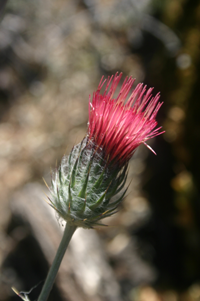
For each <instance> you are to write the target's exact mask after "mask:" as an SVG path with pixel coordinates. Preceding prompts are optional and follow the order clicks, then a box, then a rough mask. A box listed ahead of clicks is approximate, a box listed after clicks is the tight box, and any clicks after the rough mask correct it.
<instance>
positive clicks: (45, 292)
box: [38, 224, 77, 301]
mask: <svg viewBox="0 0 200 301" xmlns="http://www.w3.org/2000/svg"><path fill="white" fill-rule="evenodd" d="M76 228H77V227H76V226H71V225H69V224H66V226H65V230H64V234H63V237H62V240H61V242H60V245H59V248H58V251H57V253H56V256H55V258H54V261H53V264H52V266H51V268H50V270H49V273H48V275H47V278H46V281H45V283H44V286H43V288H42V291H41V293H40V296H39V298H38V301H46V300H47V298H48V296H49V294H50V291H51V289H52V286H53V284H54V281H55V278H56V275H57V273H58V269H59V267H60V264H61V261H62V259H63V256H64V255H65V252H66V249H67V247H68V245H69V242H70V240H71V238H72V235H73V234H74V232H75V230H76Z"/></svg>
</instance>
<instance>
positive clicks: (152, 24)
mask: <svg viewBox="0 0 200 301" xmlns="http://www.w3.org/2000/svg"><path fill="white" fill-rule="evenodd" d="M0 18H1V23H0V265H1V270H0V292H1V293H0V300H1V301H14V300H19V299H20V298H19V297H17V296H16V295H15V294H14V292H12V290H11V287H12V286H14V287H16V288H17V289H18V290H19V291H26V292H28V291H29V293H30V294H29V296H30V299H31V300H36V299H37V297H38V295H39V292H40V290H41V287H42V284H43V280H44V279H45V277H46V274H47V271H48V267H49V265H50V263H51V262H52V260H53V258H54V255H55V251H56V248H57V246H58V244H59V241H60V239H61V235H62V229H63V223H62V222H60V221H59V222H58V221H57V218H56V215H55V213H54V212H53V213H52V212H51V210H50V208H49V206H48V205H46V203H45V201H44V200H43V197H44V196H45V192H46V188H45V185H44V183H43V181H42V177H44V178H45V180H46V182H47V183H48V184H50V174H51V168H52V169H54V168H55V166H56V164H59V162H60V160H61V158H62V156H63V154H64V153H69V151H70V149H71V148H72V146H73V145H75V144H77V143H79V142H80V141H81V140H82V138H83V137H84V135H85V133H86V130H87V118H88V97H89V94H92V93H93V91H94V90H95V89H96V88H97V85H98V83H99V81H100V78H101V76H102V75H105V76H108V75H111V74H114V73H115V72H116V71H122V72H123V74H124V77H125V76H127V75H132V76H133V77H134V78H136V83H138V82H144V83H145V84H147V85H148V87H152V86H153V87H155V88H154V93H155V94H156V93H157V92H159V91H161V100H162V101H164V105H163V106H162V108H161V110H160V112H159V114H158V121H159V125H163V129H164V130H165V131H166V133H165V134H164V135H162V136H159V137H157V138H155V139H153V140H152V141H150V142H149V143H150V145H151V147H153V149H154V150H155V151H156V153H157V156H155V155H154V154H153V153H151V152H150V151H149V150H148V149H147V148H145V146H140V147H139V149H138V150H137V151H136V153H135V155H134V157H133V159H132V161H131V163H130V168H129V179H128V181H129V182H130V181H131V184H130V187H129V190H128V193H127V197H126V198H125V199H124V201H123V203H122V205H121V208H120V210H119V212H118V213H117V214H116V215H114V216H112V217H110V218H109V219H106V220H105V223H106V224H107V225H108V227H102V228H101V227H99V228H98V229H96V230H78V231H77V232H76V233H75V235H74V237H73V239H72V242H71V245H70V248H69V250H68V252H67V254H66V256H65V259H64V261H63V264H62V267H61V269H60V273H59V275H58V279H57V282H56V284H55V286H54V289H53V291H52V293H51V296H50V297H49V300H56V301H59V300H60V301H63V300H69V301H73V300H74V301H79V300H80V301H81V300H89V301H90V300H91V301H112V300H113V301H117V300H119V301H120V300H122V301H160V300H164V301H179V300H180V301H195V300H200V195H199V193H200V189H199V183H200V172H199V170H200V159H199V146H200V122H199V119H200V118H199V111H200V100H199V92H200V61H199V58H200V1H198V0H193V1H189V0H140V1H137V0H123V1H120V0H101V1H100V0H57V1H55V0H45V1H42V0H34V1H31V0H18V1H16V0H8V1H6V0H1V2H0ZM56 162H57V163H56Z"/></svg>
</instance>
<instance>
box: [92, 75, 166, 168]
mask: <svg viewBox="0 0 200 301" xmlns="http://www.w3.org/2000/svg"><path fill="white" fill-rule="evenodd" d="M121 77H122V73H120V74H119V75H118V73H116V74H115V76H111V78H108V79H107V80H103V77H102V79H101V81H100V83H99V86H98V89H97V91H96V92H94V94H93V98H92V101H89V127H88V135H89V139H91V140H93V141H94V143H96V144H97V145H99V146H101V147H102V148H103V149H104V152H105V156H107V158H108V159H109V161H110V162H112V161H114V162H116V161H117V162H118V164H120V165H123V164H125V162H127V161H128V160H129V159H130V158H131V156H132V155H133V153H134V151H135V149H136V148H137V147H138V146H139V145H140V144H142V143H143V144H145V145H146V146H148V145H147V144H146V141H147V140H148V139H150V138H153V137H155V136H157V135H160V134H162V133H163V132H160V129H161V127H158V128H157V127H156V126H157V121H156V119H155V118H156V115H157V112H158V110H159V109H160V107H161V105H162V103H160V102H158V100H159V98H160V94H159V93H158V94H157V95H156V96H155V97H152V94H151V92H152V90H153V88H150V89H148V90H147V87H146V86H144V85H143V84H138V85H137V86H136V88H135V89H134V90H133V91H132V92H131V93H130V96H129V98H128V99H127V97H128V94H129V92H130V91H131V88H132V86H133V84H134V81H135V80H134V79H133V78H132V77H129V78H128V77H126V78H125V80H124V82H123V84H122V86H121V89H120V91H119V93H118V95H117V97H116V98H114V93H115V91H116V89H117V87H118V84H119V81H120V79H121ZM105 83H107V84H106V87H105V91H104V93H103V94H101V93H100V90H101V89H102V87H103V85H104V84H105ZM109 86H110V88H109ZM148 147H149V146H148ZM149 148H150V147H149ZM150 149H151V148H150ZM151 150H152V149H151ZM152 151H153V150H152ZM153 152H154V151H153ZM154 153H155V152H154Z"/></svg>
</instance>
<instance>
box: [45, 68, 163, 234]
mask: <svg viewBox="0 0 200 301" xmlns="http://www.w3.org/2000/svg"><path fill="white" fill-rule="evenodd" d="M121 77H122V73H120V74H119V75H118V73H116V74H115V76H111V77H110V78H109V77H108V79H107V80H104V79H103V77H102V79H101V81H100V83H99V86H98V89H97V91H96V92H94V94H93V98H92V100H91V97H90V99H89V123H88V132H87V135H86V137H85V138H84V139H83V141H82V142H81V143H80V144H78V145H76V146H75V147H73V149H72V151H71V153H70V155H69V157H67V156H64V157H63V159H62V161H61V165H60V167H59V168H58V169H57V170H56V171H55V174H54V178H53V179H52V187H51V199H49V200H50V205H51V206H52V207H53V208H54V209H55V210H56V211H57V212H58V215H59V216H60V217H61V218H63V219H64V220H66V221H67V223H68V224H69V225H73V226H76V227H84V228H92V227H93V226H94V225H98V224H99V223H98V222H99V221H100V220H101V219H102V218H104V217H107V216H110V215H112V214H113V213H115V211H116V208H117V207H118V205H119V203H120V202H121V200H122V199H123V197H124V195H125V193H126V190H127V189H125V190H124V186H125V183H126V178H127V166H128V162H129V160H130V158H131V157H132V155H133V153H134V151H135V149H136V148H137V147H138V146H139V145H140V144H145V145H146V146H147V147H148V148H150V147H149V146H148V145H147V144H146V141H147V140H148V139H150V138H153V137H155V136H157V135H160V134H162V133H163V132H161V131H160V129H161V127H157V121H156V119H155V118H156V115H157V112H158V110H159V109H160V107H161V105H162V103H160V102H159V97H160V95H159V94H157V95H156V96H155V97H152V94H151V93H152V90H153V88H150V89H148V90H147V88H146V86H144V85H143V84H138V85H137V86H136V88H135V89H134V90H133V91H132V92H131V93H130V91H131V89H132V86H133V84H134V79H132V78H131V77H129V78H128V77H126V79H125V80H124V82H123V84H122V86H121V89H120V91H119V93H118V95H117V97H116V98H114V93H115V91H116V89H117V87H118V84H119V81H120V79H121ZM105 83H106V87H105V91H104V92H103V93H102V94H101V89H102V88H103V86H104V85H105ZM129 94H130V96H129V97H128V95H129ZM127 98H128V99H127ZM150 149H151V148H150ZM151 150H152V149H151ZM152 151H153V150H152ZM153 152H154V151H153ZM154 153H155V152H154ZM120 192H121V195H120V196H119V193H120Z"/></svg>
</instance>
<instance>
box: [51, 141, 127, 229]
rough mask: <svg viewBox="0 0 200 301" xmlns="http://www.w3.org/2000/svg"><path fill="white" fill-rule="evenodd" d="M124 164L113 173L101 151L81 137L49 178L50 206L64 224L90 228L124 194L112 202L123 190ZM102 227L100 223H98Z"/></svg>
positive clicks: (124, 179)
mask: <svg viewBox="0 0 200 301" xmlns="http://www.w3.org/2000/svg"><path fill="white" fill-rule="evenodd" d="M126 171H127V164H125V165H124V167H123V168H121V169H120V170H119V168H114V166H112V171H110V170H109V166H108V164H107V162H106V161H105V159H104V155H103V149H101V148H100V147H97V146H95V144H94V143H93V142H92V141H91V140H89V139H88V137H86V138H84V139H83V141H82V142H81V143H80V144H78V145H76V146H75V147H74V148H73V149H72V151H71V153H70V155H69V157H67V156H64V157H63V159H62V162H61V165H60V167H59V168H58V170H56V171H55V174H54V177H53V179H52V188H51V198H49V200H50V205H51V206H52V207H53V208H54V209H55V210H56V211H57V212H58V214H59V216H60V217H61V218H63V219H64V220H66V221H67V223H69V224H72V225H75V226H77V227H83V228H92V227H93V226H94V225H99V223H98V221H99V220H100V219H102V218H105V217H107V216H110V215H112V214H113V213H115V210H116V208H117V206H118V204H119V203H120V201H121V200H122V199H123V197H124V195H125V192H126V190H125V191H123V193H122V194H121V195H120V196H118V197H117V198H116V199H114V200H112V201H111V198H112V197H113V196H116V195H117V194H118V193H119V192H120V191H121V190H122V189H123V187H124V184H125V182H126V178H127V174H126ZM100 225H101V224H100Z"/></svg>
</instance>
